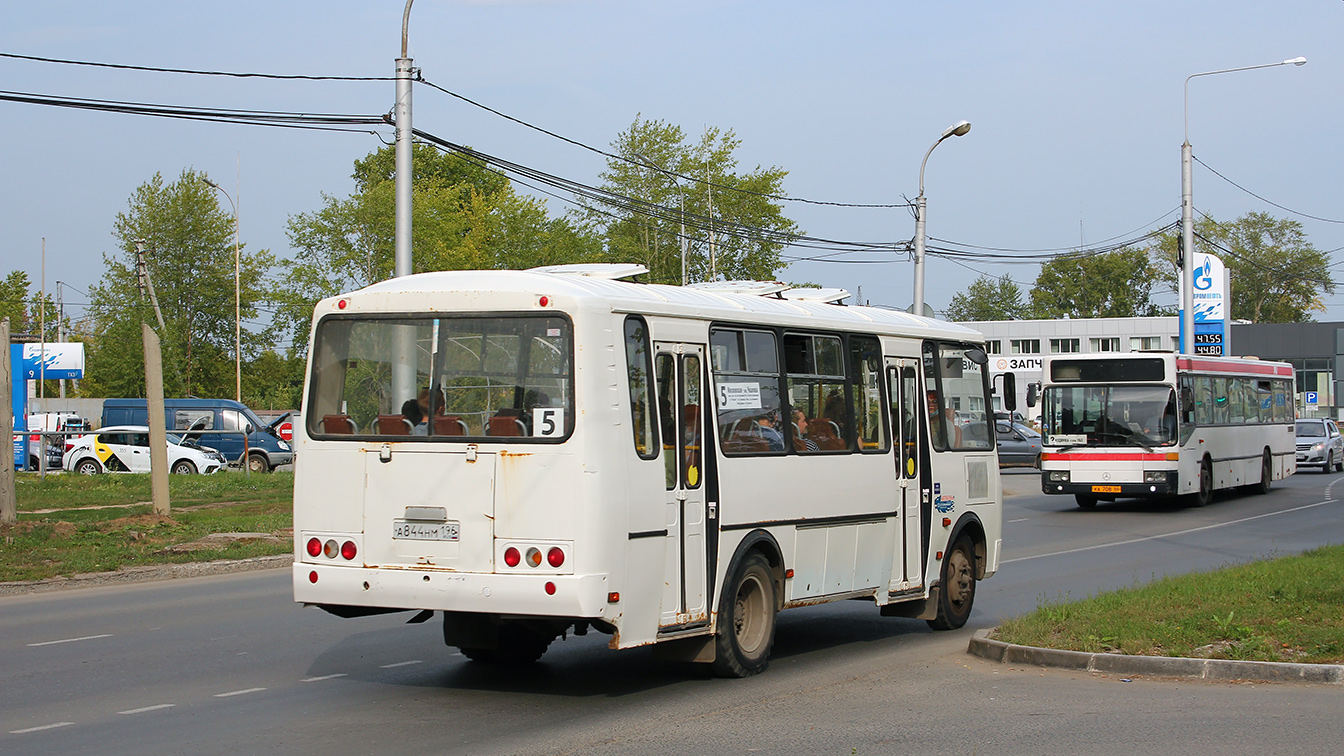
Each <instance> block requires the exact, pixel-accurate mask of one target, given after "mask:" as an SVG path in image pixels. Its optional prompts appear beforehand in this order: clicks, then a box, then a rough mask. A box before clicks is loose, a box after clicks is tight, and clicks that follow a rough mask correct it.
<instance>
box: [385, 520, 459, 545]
mask: <svg viewBox="0 0 1344 756" xmlns="http://www.w3.org/2000/svg"><path fill="white" fill-rule="evenodd" d="M460 531H461V525H459V524H458V523H456V522H417V521H415V520H393V521H392V537H393V538H407V539H411V540H416V541H456V540H457V538H458V534H459V532H460Z"/></svg>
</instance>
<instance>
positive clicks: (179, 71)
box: [0, 52, 397, 81]
mask: <svg viewBox="0 0 1344 756" xmlns="http://www.w3.org/2000/svg"><path fill="white" fill-rule="evenodd" d="M0 58H12V59H14V60H30V61H36V62H38V63H59V64H62V65H68V66H89V67H93V68H115V69H121V70H126V71H148V72H152V73H176V74H194V75H196V76H228V77H232V78H236V79H281V80H302V81H396V78H397V77H395V76H312V75H308V74H268V73H239V72H236V71H202V70H196V69H190V68H162V67H159V66H133V65H128V64H125V63H97V62H93V61H87V60H66V59H63V58H44V57H41V56H37V55H19V54H18V53H7V52H0Z"/></svg>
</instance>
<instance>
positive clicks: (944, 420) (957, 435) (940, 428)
mask: <svg viewBox="0 0 1344 756" xmlns="http://www.w3.org/2000/svg"><path fill="white" fill-rule="evenodd" d="M927 397H928V402H929V429H930V431H931V432H932V436H933V448H935V449H947V448H960V447H961V426H959V425H957V421H956V414H955V412H954V410H953V409H952V408H951V407H948V408H947V409H945V410H943V411H942V412H939V411H938V392H937V391H929V392H927ZM948 428H951V429H952V434H953V435H952V442H953V443H952V444H951V445H950V446H949V444H948V437H947V430H948Z"/></svg>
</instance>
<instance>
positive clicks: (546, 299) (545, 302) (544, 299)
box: [537, 295, 551, 307]
mask: <svg viewBox="0 0 1344 756" xmlns="http://www.w3.org/2000/svg"><path fill="white" fill-rule="evenodd" d="M537 304H538V305H541V306H542V307H550V306H551V298H550V297H548V296H545V295H542V297H541V299H538V300H537Z"/></svg>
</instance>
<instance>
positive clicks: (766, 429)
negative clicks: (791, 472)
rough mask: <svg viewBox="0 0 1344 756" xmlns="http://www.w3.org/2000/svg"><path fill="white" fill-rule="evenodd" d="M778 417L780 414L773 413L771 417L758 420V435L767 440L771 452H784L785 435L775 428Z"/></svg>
mask: <svg viewBox="0 0 1344 756" xmlns="http://www.w3.org/2000/svg"><path fill="white" fill-rule="evenodd" d="M777 417H779V414H778V412H771V413H770V414H769V415H764V416H761V417H758V418H756V426H757V427H756V433H757V435H759V436H760V437H761V438H762V439H764V440H765V443H766V444H767V445H768V446H769V447H770V451H784V434H783V433H780V431H779V428H776V427H775V418H777Z"/></svg>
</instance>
